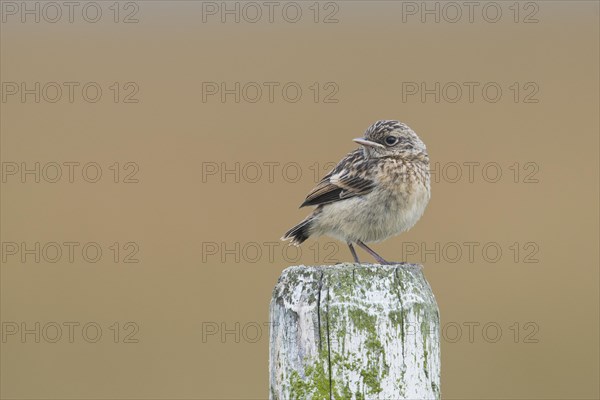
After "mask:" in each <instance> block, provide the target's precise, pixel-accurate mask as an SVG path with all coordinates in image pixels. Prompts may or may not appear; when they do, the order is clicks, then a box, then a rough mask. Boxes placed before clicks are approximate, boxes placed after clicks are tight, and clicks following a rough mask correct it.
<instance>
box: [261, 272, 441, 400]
mask: <svg viewBox="0 0 600 400" xmlns="http://www.w3.org/2000/svg"><path fill="white" fill-rule="evenodd" d="M270 339H271V341H270V363H269V368H270V384H271V388H270V391H269V393H270V398H271V399H282V400H283V399H305V398H306V399H387V398H398V399H401V398H425V399H430V398H431V399H438V398H440V391H439V383H440V353H439V315H438V309H437V304H436V303H435V299H434V297H433V293H432V292H431V288H430V287H429V284H428V283H427V281H426V280H425V278H424V276H423V273H422V271H421V268H420V267H419V266H414V265H407V264H403V265H391V266H390V265H386V266H381V265H360V264H339V265H335V266H323V267H305V266H297V267H290V268H288V269H286V270H285V271H283V273H282V275H281V277H280V279H279V282H278V284H277V286H276V287H275V289H274V291H273V298H272V301H271V335H270Z"/></svg>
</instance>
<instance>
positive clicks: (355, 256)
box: [348, 242, 360, 264]
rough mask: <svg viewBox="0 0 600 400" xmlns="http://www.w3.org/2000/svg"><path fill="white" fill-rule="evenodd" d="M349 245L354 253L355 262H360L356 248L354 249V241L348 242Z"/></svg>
mask: <svg viewBox="0 0 600 400" xmlns="http://www.w3.org/2000/svg"><path fill="white" fill-rule="evenodd" d="M348 247H349V248H350V253H352V257H354V262H355V263H357V264H360V260H359V259H358V256H357V255H356V250H354V246H352V243H350V242H348Z"/></svg>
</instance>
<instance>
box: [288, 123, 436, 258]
mask: <svg viewBox="0 0 600 400" xmlns="http://www.w3.org/2000/svg"><path fill="white" fill-rule="evenodd" d="M353 140H354V142H356V143H358V144H359V145H360V146H359V148H357V149H356V150H354V151H352V152H350V153H348V155H346V157H344V158H343V159H342V160H341V161H340V162H339V163H338V164H337V165H336V166H335V167H334V168H333V169H332V170H331V171H330V172H329V173H328V174H327V175H325V177H323V179H321V181H320V182H319V183H318V184H317V185H316V186H315V187H314V188H313V189H312V190H311V191H310V193H309V194H308V196H306V199H305V200H304V202H303V203H302V204H301V205H300V208H302V207H307V206H315V209H314V210H313V211H312V213H311V214H310V215H308V216H307V217H306V218H305V219H304V220H303V221H302V222H300V223H299V224H297V225H296V226H294V227H293V228H291V229H290V230H288V231H287V232H286V233H285V234H284V235H283V237H282V238H281V240H284V241H285V240H289V241H290V245H295V246H299V245H300V244H302V243H303V242H304V241H305V240H307V239H308V238H309V237H311V236H314V237H318V236H321V235H325V236H329V237H332V238H334V239H337V240H340V241H342V242H345V243H346V244H347V245H348V248H349V249H350V253H351V254H352V257H353V258H354V261H355V262H356V263H359V264H360V261H359V258H358V255H357V253H356V250H355V249H354V244H356V245H358V246H359V247H360V248H362V249H363V250H365V251H366V252H367V253H369V254H370V255H371V256H372V257H373V258H374V259H375V260H376V261H377V262H378V263H379V264H382V265H390V264H400V263H398V262H394V261H386V260H385V259H384V258H383V257H381V256H380V255H379V254H377V253H376V252H375V251H374V250H372V249H371V248H370V247H369V246H367V244H366V243H378V242H381V241H383V240H385V239H387V238H389V237H391V236H395V235H398V234H400V233H402V232H405V231H407V230H409V229H410V228H412V227H413V226H414V225H415V224H416V222H417V221H418V220H419V219H420V218H421V216H422V215H423V213H424V211H425V208H426V207H427V204H428V203H429V199H430V197H431V189H430V175H429V155H428V153H427V148H426V147H425V143H423V141H422V140H421V139H420V138H419V136H417V134H416V133H415V132H414V131H413V130H412V129H411V128H410V127H409V126H408V125H406V124H405V123H402V122H400V121H396V120H380V121H377V122H375V123H374V124H372V125H371V126H369V128H367V130H366V131H365V133H364V135H363V137H361V138H356V139H353Z"/></svg>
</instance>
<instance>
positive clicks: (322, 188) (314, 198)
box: [300, 149, 375, 207]
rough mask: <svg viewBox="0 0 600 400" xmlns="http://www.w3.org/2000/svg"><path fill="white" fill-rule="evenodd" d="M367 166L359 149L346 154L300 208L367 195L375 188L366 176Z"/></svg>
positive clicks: (366, 160) (367, 175)
mask: <svg viewBox="0 0 600 400" xmlns="http://www.w3.org/2000/svg"><path fill="white" fill-rule="evenodd" d="M369 164H370V161H369V160H368V159H365V158H364V156H363V153H362V150H361V149H358V150H355V151H353V152H352V153H350V154H348V155H347V156H346V157H345V158H344V159H343V160H342V161H340V163H339V164H338V165H337V166H336V167H335V168H334V169H333V170H332V171H331V172H330V173H328V174H327V175H325V177H324V178H323V179H322V180H321V182H319V184H318V185H317V186H315V188H314V189H313V190H311V191H310V193H309V194H308V196H306V199H305V200H304V203H302V205H300V207H305V206H316V205H320V204H329V203H334V202H336V201H340V200H345V199H349V198H352V197H356V196H363V195H365V194H368V193H369V192H371V191H372V190H373V188H374V187H375V182H374V181H373V180H372V179H371V178H370V176H369V174H368V172H369Z"/></svg>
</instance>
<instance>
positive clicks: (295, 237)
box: [281, 216, 313, 246]
mask: <svg viewBox="0 0 600 400" xmlns="http://www.w3.org/2000/svg"><path fill="white" fill-rule="evenodd" d="M312 221H313V216H309V217H307V218H306V219H305V220H304V221H302V222H300V223H299V224H298V225H296V226H294V227H293V228H292V229H290V230H289V231H287V232H286V233H285V235H283V237H282V238H281V240H289V241H290V244H293V245H294V246H299V245H300V244H301V243H302V242H304V241H305V240H306V239H308V238H309V236H310V226H311V222H312Z"/></svg>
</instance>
